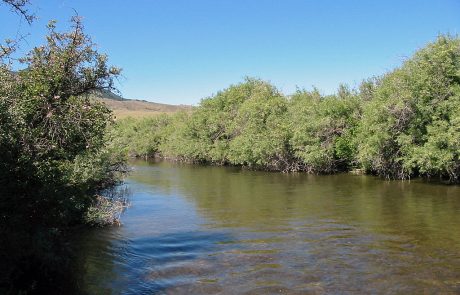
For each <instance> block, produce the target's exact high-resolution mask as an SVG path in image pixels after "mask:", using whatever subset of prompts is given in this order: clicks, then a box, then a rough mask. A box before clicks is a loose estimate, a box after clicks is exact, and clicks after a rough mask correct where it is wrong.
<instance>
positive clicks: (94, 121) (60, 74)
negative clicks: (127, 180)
mask: <svg viewBox="0 0 460 295" xmlns="http://www.w3.org/2000/svg"><path fill="white" fill-rule="evenodd" d="M48 29H49V35H48V37H47V42H46V44H45V45H43V46H40V47H37V48H34V49H33V50H32V51H31V52H30V53H29V54H28V55H27V56H25V57H24V58H22V59H21V60H20V61H21V62H22V64H23V65H24V69H23V70H19V71H17V72H13V71H12V69H11V66H10V64H9V63H6V62H2V63H1V64H0V78H1V79H0V234H1V235H2V237H3V238H4V242H2V243H1V244H0V255H1V257H0V259H1V260H2V266H1V267H0V293H2V292H3V291H5V290H6V291H8V290H10V291H11V290H14V288H15V287H18V286H19V287H20V289H19V290H20V291H24V292H29V291H34V292H40V291H39V290H40V288H41V286H42V284H41V283H43V281H47V282H48V283H49V284H50V285H53V282H55V281H54V280H60V279H62V278H63V276H62V272H60V271H59V269H61V268H62V267H63V264H65V263H66V261H63V260H62V259H60V258H59V257H61V258H62V257H64V256H63V255H65V253H63V252H65V250H64V249H65V247H61V246H62V244H61V243H60V241H61V239H62V234H63V230H64V229H66V228H69V227H70V226H73V225H77V224H81V223H84V222H86V217H87V214H88V212H90V209H91V208H92V209H91V214H92V217H93V219H92V220H95V219H94V216H95V209H97V207H94V206H95V205H97V204H99V203H100V202H98V200H99V198H100V197H98V194H99V193H100V192H101V191H102V190H103V189H105V188H107V187H110V186H112V185H113V184H115V183H116V182H117V181H118V179H119V177H120V176H121V174H123V173H124V171H125V170H126V169H125V168H124V160H123V158H122V157H120V156H118V155H117V154H115V153H113V151H112V150H110V148H109V145H108V144H107V136H106V130H107V128H108V127H109V125H111V122H112V115H111V111H110V110H109V109H108V108H107V107H106V106H105V105H104V104H102V103H99V102H97V101H94V100H91V99H90V97H89V95H88V94H89V92H90V91H93V90H97V89H112V88H113V79H114V78H115V77H116V76H117V75H118V74H119V72H120V70H119V69H118V68H114V67H109V66H108V64H107V57H106V56H105V55H102V54H99V53H98V52H97V51H96V50H95V49H94V45H93V43H92V42H91V40H90V38H89V37H88V36H87V35H85V34H84V32H83V26H82V23H81V21H80V19H79V18H73V19H72V30H71V31H70V32H67V33H60V32H57V31H56V27H55V23H54V22H51V23H50V25H49V26H48ZM96 215H97V210H96ZM18 249H20V251H18ZM59 253H60V254H59ZM58 254H59V255H58ZM40 277H41V279H43V280H39V279H38V278H40ZM39 282H40V283H39ZM5 286H6V287H5ZM5 288H6V289H5ZM11 288H12V289H11Z"/></svg>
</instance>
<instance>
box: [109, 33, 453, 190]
mask: <svg viewBox="0 0 460 295" xmlns="http://www.w3.org/2000/svg"><path fill="white" fill-rule="evenodd" d="M112 137H113V145H114V146H115V147H116V148H118V149H119V150H121V151H123V152H124V153H127V154H131V155H137V156H142V157H151V156H154V155H156V156H161V157H164V158H170V159H171V158H172V159H175V160H179V161H189V162H201V163H209V164H216V165H240V166H246V167H250V168H254V169H264V170H272V171H283V172H289V171H305V172H309V173H334V172H339V171H350V170H353V169H362V170H363V171H365V172H366V173H370V174H376V175H380V176H382V177H385V178H391V179H408V178H410V177H414V176H423V177H439V178H442V179H446V180H448V181H450V182H458V181H459V176H460V158H459V154H460V40H459V39H458V38H456V37H451V36H440V37H438V38H437V40H436V41H435V42H433V43H430V44H428V45H427V46H426V47H425V48H423V49H421V50H419V51H417V52H416V53H415V54H414V56H413V57H412V58H410V59H408V60H407V61H406V62H404V63H403V65H402V66H401V67H400V68H397V69H395V70H393V71H391V72H389V73H387V74H385V75H383V76H381V77H377V78H371V79H368V80H366V81H364V82H362V83H361V85H360V86H359V88H358V89H350V88H348V87H346V86H343V85H341V86H340V87H339V89H338V91H337V93H336V94H334V95H328V96H323V95H321V94H320V92H319V91H318V90H317V89H314V90H313V91H305V90H298V91H297V92H296V93H295V94H294V95H292V96H290V97H286V96H284V95H282V94H281V93H280V92H279V91H278V90H277V89H276V88H275V87H274V86H272V85H270V84H269V83H267V82H264V81H261V80H258V79H252V78H247V79H246V80H245V81H244V82H243V83H240V84H237V85H232V86H230V87H229V88H227V89H225V90H223V91H220V92H218V93H217V94H216V95H214V96H212V97H210V98H206V99H204V100H202V101H201V103H200V105H199V106H198V107H197V108H195V109H194V111H193V112H190V113H185V112H182V113H177V114H174V115H160V116H156V117H151V118H144V119H132V118H131V119H130V118H128V119H124V120H120V121H119V122H118V123H117V125H116V127H115V128H114V129H113V130H112Z"/></svg>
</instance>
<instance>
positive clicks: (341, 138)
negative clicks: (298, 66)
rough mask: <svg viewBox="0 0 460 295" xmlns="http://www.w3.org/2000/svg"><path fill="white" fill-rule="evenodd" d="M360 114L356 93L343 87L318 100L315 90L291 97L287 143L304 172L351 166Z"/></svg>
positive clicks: (343, 168)
mask: <svg viewBox="0 0 460 295" xmlns="http://www.w3.org/2000/svg"><path fill="white" fill-rule="evenodd" d="M359 111H360V103H359V100H358V98H357V96H356V94H354V93H352V92H351V91H350V90H349V89H348V88H347V87H345V86H341V88H340V89H339V92H338V95H337V96H329V97H321V95H320V94H319V93H318V91H314V92H306V91H298V92H297V93H296V94H295V95H294V96H293V98H292V101H291V105H290V116H289V118H290V120H291V121H290V130H291V131H292V138H291V140H290V142H291V146H292V149H293V153H294V155H295V156H296V157H297V158H298V159H299V160H300V161H301V163H302V166H303V167H304V170H306V171H310V172H320V173H331V172H335V171H341V170H345V169H347V168H349V167H351V166H352V164H353V160H354V157H355V150H356V148H355V145H354V142H353V134H354V130H355V129H356V125H357V121H358V114H359Z"/></svg>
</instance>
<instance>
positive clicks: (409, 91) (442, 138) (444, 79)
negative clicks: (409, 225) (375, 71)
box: [357, 36, 460, 181]
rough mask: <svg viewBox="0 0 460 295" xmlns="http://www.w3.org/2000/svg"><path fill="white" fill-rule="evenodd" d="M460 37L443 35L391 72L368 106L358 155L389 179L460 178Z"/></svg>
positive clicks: (358, 137)
mask: <svg viewBox="0 0 460 295" xmlns="http://www.w3.org/2000/svg"><path fill="white" fill-rule="evenodd" d="M459 83H460V40H459V39H456V38H451V37H448V36H440V37H439V38H438V39H437V40H436V42H434V43H431V44H429V45H428V46H426V47H425V48H423V49H421V50H420V51H418V52H417V53H416V54H415V55H414V57H413V58H412V59H410V60H408V61H406V62H405V63H404V65H403V66H402V67H401V68H400V69H397V70H395V71H393V72H391V73H389V74H387V75H385V76H384V77H383V78H382V79H381V82H380V85H379V86H378V87H377V88H376V89H375V92H374V95H373V99H372V101H370V102H369V103H367V104H366V106H365V107H364V112H363V118H362V120H361V123H360V127H359V134H358V136H357V142H358V143H359V148H358V150H359V153H358V160H359V161H360V162H361V163H362V164H363V166H364V167H365V168H366V169H367V170H368V171H371V172H374V173H377V174H379V175H381V176H385V177H388V178H409V177H411V176H413V175H417V174H421V175H425V176H440V177H447V178H448V179H450V180H451V181H456V180H457V179H458V177H459V172H460V168H459V167H460V166H459V164H460V161H459V154H458V151H459V145H458V142H459V133H458V126H459V125H458V112H457V111H458V105H459V98H460V96H459V95H458V93H459V92H458V89H459Z"/></svg>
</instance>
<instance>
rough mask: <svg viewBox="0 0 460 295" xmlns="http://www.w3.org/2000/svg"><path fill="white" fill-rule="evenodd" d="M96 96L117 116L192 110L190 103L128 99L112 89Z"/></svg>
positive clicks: (95, 95)
mask: <svg viewBox="0 0 460 295" xmlns="http://www.w3.org/2000/svg"><path fill="white" fill-rule="evenodd" d="M93 96H94V98H95V99H97V100H100V101H102V102H104V103H105V104H106V105H107V106H108V107H109V108H110V109H111V110H112V111H113V112H114V114H115V116H116V117H117V118H125V117H146V116H154V115H158V114H163V113H175V112H179V111H191V110H192V106H189V105H171V104H163V103H156V102H149V101H146V100H137V99H126V98H123V97H121V96H119V95H117V94H115V93H112V92H110V91H99V92H97V93H94V94H93Z"/></svg>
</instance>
